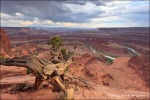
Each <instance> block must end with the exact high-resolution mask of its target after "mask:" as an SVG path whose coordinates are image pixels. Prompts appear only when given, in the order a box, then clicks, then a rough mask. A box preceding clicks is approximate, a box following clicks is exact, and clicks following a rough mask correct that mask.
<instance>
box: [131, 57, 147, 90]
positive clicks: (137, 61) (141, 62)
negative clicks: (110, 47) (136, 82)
mask: <svg viewBox="0 0 150 100" xmlns="http://www.w3.org/2000/svg"><path fill="white" fill-rule="evenodd" d="M149 61H150V55H140V56H133V57H131V59H130V60H129V61H128V67H131V68H133V69H135V70H136V72H137V73H138V74H139V75H140V76H141V78H142V79H143V80H144V81H145V83H146V85H147V86H148V87H149V83H150V62H149Z"/></svg>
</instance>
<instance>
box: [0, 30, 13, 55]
mask: <svg viewBox="0 0 150 100" xmlns="http://www.w3.org/2000/svg"><path fill="white" fill-rule="evenodd" d="M0 39H1V42H0V48H1V54H2V55H5V53H6V54H8V55H9V56H11V44H10V39H9V37H8V36H7V34H6V32H5V30H4V29H2V28H0ZM2 50H4V52H2Z"/></svg>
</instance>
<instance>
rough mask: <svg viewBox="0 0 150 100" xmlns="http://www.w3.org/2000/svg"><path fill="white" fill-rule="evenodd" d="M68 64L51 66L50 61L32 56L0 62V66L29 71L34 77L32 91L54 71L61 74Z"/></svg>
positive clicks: (62, 63)
mask: <svg viewBox="0 0 150 100" xmlns="http://www.w3.org/2000/svg"><path fill="white" fill-rule="evenodd" d="M68 64H70V62H61V63H59V64H53V63H51V62H50V61H45V60H43V59H40V58H38V57H37V56H33V55H29V56H23V57H17V58H9V59H6V60H0V65H5V66H18V67H25V68H28V69H30V70H31V71H32V73H33V74H34V75H35V77H36V79H35V83H34V86H33V87H34V89H39V88H40V86H41V84H42V82H43V81H44V80H47V79H48V78H49V76H51V75H52V73H53V72H54V71H58V72H59V73H60V74H63V73H64V71H65V69H66V67H67V66H68Z"/></svg>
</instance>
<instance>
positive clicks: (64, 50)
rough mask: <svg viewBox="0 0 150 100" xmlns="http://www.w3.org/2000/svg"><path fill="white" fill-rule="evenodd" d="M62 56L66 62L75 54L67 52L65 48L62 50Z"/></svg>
mask: <svg viewBox="0 0 150 100" xmlns="http://www.w3.org/2000/svg"><path fill="white" fill-rule="evenodd" d="M61 54H62V56H63V59H64V60H65V61H67V60H68V59H69V58H70V57H71V56H72V55H73V54H74V52H72V51H67V50H66V49H65V48H62V49H61Z"/></svg>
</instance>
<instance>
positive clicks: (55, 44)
mask: <svg viewBox="0 0 150 100" xmlns="http://www.w3.org/2000/svg"><path fill="white" fill-rule="evenodd" d="M47 44H48V45H52V49H54V50H56V51H57V50H59V48H60V47H61V46H62V45H63V41H62V39H61V38H60V37H59V36H54V37H52V38H50V39H49V41H48V42H47Z"/></svg>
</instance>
